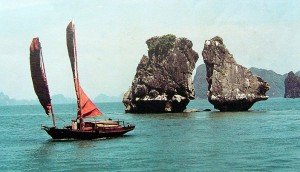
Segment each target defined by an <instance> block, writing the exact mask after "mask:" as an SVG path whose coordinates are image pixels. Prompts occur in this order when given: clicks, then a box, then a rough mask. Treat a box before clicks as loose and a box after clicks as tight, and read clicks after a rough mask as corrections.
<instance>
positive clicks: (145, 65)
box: [123, 35, 199, 113]
mask: <svg viewBox="0 0 300 172" xmlns="http://www.w3.org/2000/svg"><path fill="white" fill-rule="evenodd" d="M146 44H147V46H148V56H146V55H144V56H143V57H142V59H141V61H140V63H139V65H138V66H137V71H136V74H135V77H134V79H133V81H132V85H131V87H130V89H129V90H128V91H127V92H126V93H125V94H124V97H123V103H124V105H125V107H126V109H125V111H126V112H132V113H140V112H141V113H150V112H182V111H183V110H184V109H186V106H187V104H188V103H189V101H190V99H194V98H195V91H194V86H193V82H192V72H193V70H194V68H195V63H196V62H197V60H198V58H199V56H198V54H197V53H196V52H195V51H194V50H193V49H192V47H193V43H192V42H191V41H190V40H188V39H186V38H176V37H175V36H174V35H164V36H161V37H153V38H150V39H149V40H147V41H146Z"/></svg>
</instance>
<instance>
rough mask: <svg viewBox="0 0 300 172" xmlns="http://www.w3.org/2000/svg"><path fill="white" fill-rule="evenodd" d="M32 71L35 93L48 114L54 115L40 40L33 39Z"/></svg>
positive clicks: (31, 50)
mask: <svg viewBox="0 0 300 172" xmlns="http://www.w3.org/2000/svg"><path fill="white" fill-rule="evenodd" d="M30 70H31V78H32V83H33V88H34V91H35V93H36V95H37V97H38V99H39V101H40V103H41V105H42V106H43V108H44V110H45V112H46V114H47V115H49V114H52V105H51V98H50V93H49V88H48V82H47V77H46V72H45V67H44V62H43V56H42V48H41V44H40V42H39V38H33V40H32V42H31V45H30Z"/></svg>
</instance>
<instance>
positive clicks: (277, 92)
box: [194, 64, 300, 99]
mask: <svg viewBox="0 0 300 172" xmlns="http://www.w3.org/2000/svg"><path fill="white" fill-rule="evenodd" d="M249 70H250V71H251V72H252V73H253V74H254V75H258V76H260V77H261V78H262V79H263V80H265V81H267V82H268V83H269V85H270V87H271V88H270V90H269V91H268V92H267V95H268V96H270V97H283V96H284V89H285V87H284V80H285V78H286V76H287V74H284V75H281V74H278V73H276V72H274V71H273V70H266V69H259V68H255V67H251V68H250V69H249ZM295 74H296V75H298V76H300V71H298V72H296V73H295ZM194 86H195V93H196V98H205V99H206V98H207V96H206V92H207V87H208V84H207V82H206V67H205V64H201V65H199V66H198V67H197V69H196V75H195V76H194Z"/></svg>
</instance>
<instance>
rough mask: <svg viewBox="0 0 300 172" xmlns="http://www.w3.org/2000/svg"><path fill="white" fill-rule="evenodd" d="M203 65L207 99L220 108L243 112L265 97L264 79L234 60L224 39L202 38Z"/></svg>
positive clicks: (265, 83) (221, 109)
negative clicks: (206, 83) (204, 66)
mask: <svg viewBox="0 0 300 172" xmlns="http://www.w3.org/2000/svg"><path fill="white" fill-rule="evenodd" d="M202 56H203V60H204V63H205V65H206V76H207V82H208V93H207V96H208V100H209V102H210V103H212V104H213V105H214V107H215V108H216V109H219V110H220V111H245V110H248V109H249V108H251V106H252V105H253V104H254V103H255V102H257V101H260V100H266V99H268V96H266V95H265V94H266V92H267V91H268V90H269V85H268V83H267V82H265V81H264V80H262V79H261V78H260V77H258V76H254V75H253V74H252V73H251V71H250V70H248V69H246V68H245V67H243V66H241V65H239V64H237V63H236V61H235V60H234V58H233V55H232V54H230V53H229V51H228V50H227V49H226V46H225V45H224V44H223V40H222V38H220V37H214V38H212V39H211V40H207V41H205V44H204V49H203V51H202Z"/></svg>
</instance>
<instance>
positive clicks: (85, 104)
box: [66, 22, 102, 118]
mask: <svg viewBox="0 0 300 172" xmlns="http://www.w3.org/2000/svg"><path fill="white" fill-rule="evenodd" d="M66 39H67V47H68V54H69V58H70V63H71V68H72V73H73V79H74V86H75V92H76V97H77V105H78V111H77V118H86V117H95V116H99V115H101V114H102V113H101V112H100V110H99V109H98V108H97V106H96V105H95V104H94V103H93V102H92V101H91V100H90V98H89V97H88V96H87V95H86V94H85V92H84V91H83V89H82V88H81V86H80V84H79V77H78V65H77V50H76V38H75V26H74V24H73V22H70V23H69V25H68V27H67V29H66Z"/></svg>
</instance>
